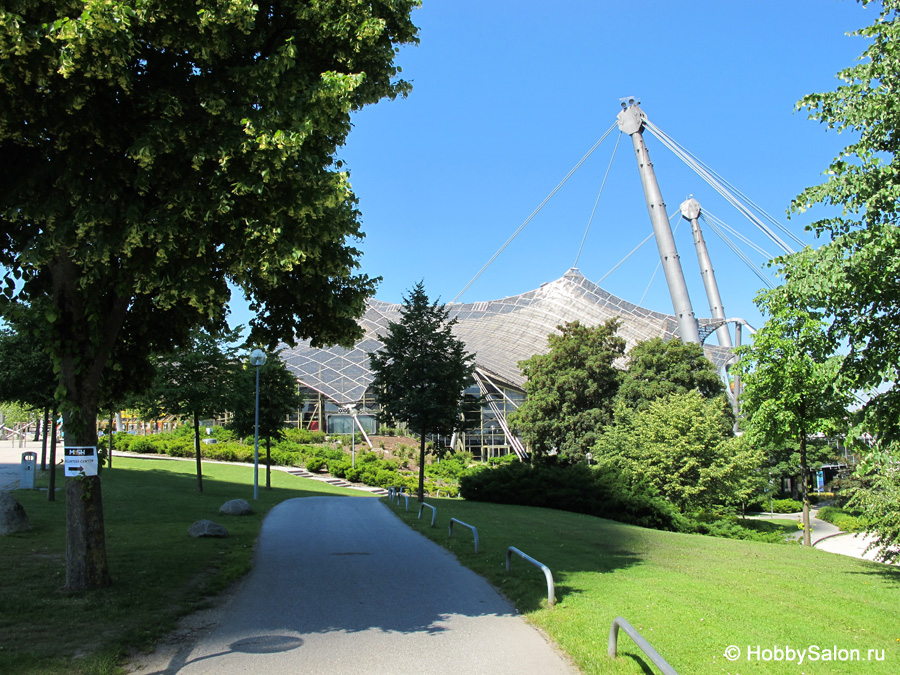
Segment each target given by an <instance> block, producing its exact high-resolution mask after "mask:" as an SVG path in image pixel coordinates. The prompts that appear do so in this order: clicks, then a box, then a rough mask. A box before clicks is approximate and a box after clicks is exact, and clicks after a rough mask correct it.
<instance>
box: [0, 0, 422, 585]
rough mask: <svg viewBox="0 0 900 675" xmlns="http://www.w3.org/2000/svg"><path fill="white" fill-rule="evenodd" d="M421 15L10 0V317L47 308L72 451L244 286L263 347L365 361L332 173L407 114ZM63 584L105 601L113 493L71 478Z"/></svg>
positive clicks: (3, 43) (4, 44)
mask: <svg viewBox="0 0 900 675" xmlns="http://www.w3.org/2000/svg"><path fill="white" fill-rule="evenodd" d="M417 4H418V3H417V0H392V1H391V2H355V1H354V0H321V1H319V2H314V3H310V2H306V1H304V0H270V1H268V2H264V3H256V2H254V1H253V0H233V1H232V2H228V3H222V2H219V1H218V0H190V1H188V0H165V1H163V0H149V1H141V2H138V1H137V0H110V1H109V2H103V3H96V2H91V3H74V4H73V3H72V2H69V1H68V0H11V1H10V2H6V3H4V4H3V6H2V8H0V62H2V64H3V66H2V68H0V100H2V102H3V103H2V105H0V155H2V156H3V162H2V164H0V221H2V226H3V233H4V236H3V237H2V238H0V266H3V268H4V274H3V276H4V279H3V282H4V283H3V286H2V288H0V300H2V301H3V302H6V303H28V302H30V301H32V300H34V299H36V298H43V297H47V298H48V299H49V307H48V309H47V311H46V313H45V319H46V327H45V330H44V331H43V336H44V337H45V341H46V346H47V348H48V351H49V353H50V354H51V356H52V359H53V362H54V366H55V368H56V370H57V372H58V373H59V389H58V396H59V400H60V401H61V403H62V406H63V416H64V419H65V424H66V434H67V440H68V441H70V442H73V443H76V444H79V445H88V446H95V445H97V431H96V414H97V410H98V400H99V398H100V384H101V380H102V378H103V376H104V373H105V372H106V371H107V370H108V369H109V368H110V367H116V366H117V365H118V366H121V365H122V364H123V363H125V360H124V357H125V355H126V354H127V355H128V356H129V358H131V359H134V360H136V361H146V359H147V358H148V355H149V354H151V353H165V352H166V351H167V350H168V349H170V348H172V347H173V346H174V345H176V344H178V343H179V342H181V341H183V340H184V339H185V338H186V336H187V332H188V330H189V329H190V328H192V327H196V326H205V327H209V328H219V327H221V326H222V325H223V323H224V316H225V307H226V303H227V300H228V298H229V290H228V282H229V281H230V282H231V283H233V284H234V285H235V286H236V287H237V288H239V289H240V292H241V293H242V294H244V296H245V297H246V298H247V299H248V300H249V302H250V306H251V308H252V309H253V310H254V311H255V312H256V318H254V319H253V320H252V321H251V326H250V328H251V339H252V340H253V341H254V342H261V343H265V344H269V345H274V344H275V343H277V341H278V340H284V341H292V340H294V339H298V338H299V339H303V338H309V339H311V340H312V342H313V343H314V344H330V343H349V342H350V341H352V340H353V339H354V338H356V337H358V336H359V335H360V328H359V326H358V325H357V323H356V317H358V316H359V315H360V314H361V313H362V311H363V310H364V303H365V299H366V297H368V296H369V295H371V293H372V292H373V289H374V281H373V280H371V279H369V278H367V277H366V276H364V275H360V274H357V273H356V272H355V270H356V268H357V267H358V253H359V252H358V251H357V250H356V249H355V248H353V246H351V245H350V243H349V242H350V241H352V240H355V239H359V238H360V237H361V236H362V235H361V232H360V230H359V222H358V212H357V209H356V199H355V197H354V195H353V193H352V191H351V190H350V187H349V184H348V176H347V174H346V173H345V172H343V171H342V170H341V169H342V166H341V162H340V160H338V159H337V158H336V156H335V152H336V149H337V147H338V146H340V145H341V144H342V143H343V142H344V140H345V139H346V137H347V134H348V132H349V130H350V127H351V122H350V115H351V112H353V111H354V110H357V109H359V108H361V107H362V106H364V105H366V104H369V103H374V102H376V101H378V100H380V99H382V98H384V97H395V96H397V95H404V94H405V93H406V92H407V91H408V90H409V85H408V83H406V82H404V81H403V80H397V79H396V75H397V72H398V69H397V68H396V66H395V65H394V63H393V59H394V55H395V53H396V47H397V45H399V44H403V43H409V42H415V41H416V32H417V31H416V28H415V26H414V25H413V24H412V22H411V20H410V12H411V10H412V9H413V7H415V6H416V5H417ZM66 495H67V500H66V503H67V518H66V521H67V542H68V543H67V557H66V587H67V588H68V589H70V590H79V589H87V588H96V587H102V586H105V585H107V584H109V583H111V577H110V574H109V569H108V564H107V560H106V547H105V534H104V527H103V509H102V496H101V490H100V481H99V478H97V477H94V478H86V479H84V480H69V481H67V487H66Z"/></svg>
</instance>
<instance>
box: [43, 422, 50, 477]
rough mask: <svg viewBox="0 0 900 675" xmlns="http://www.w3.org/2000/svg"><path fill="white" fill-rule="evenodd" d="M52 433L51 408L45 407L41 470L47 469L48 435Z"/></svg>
mask: <svg viewBox="0 0 900 675" xmlns="http://www.w3.org/2000/svg"><path fill="white" fill-rule="evenodd" d="M49 435H50V408H44V429H43V433H42V434H41V471H46V470H47V436H49Z"/></svg>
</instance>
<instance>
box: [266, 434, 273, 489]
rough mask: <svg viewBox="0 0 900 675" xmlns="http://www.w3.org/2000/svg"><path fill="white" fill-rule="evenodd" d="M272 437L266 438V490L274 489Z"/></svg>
mask: <svg viewBox="0 0 900 675" xmlns="http://www.w3.org/2000/svg"><path fill="white" fill-rule="evenodd" d="M271 445H272V437H271V436H266V489H267V490H271V489H272V476H271V470H272V447H271Z"/></svg>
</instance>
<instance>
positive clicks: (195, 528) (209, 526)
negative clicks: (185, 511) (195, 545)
mask: <svg viewBox="0 0 900 675" xmlns="http://www.w3.org/2000/svg"><path fill="white" fill-rule="evenodd" d="M188 534H189V535H191V536H192V537H220V538H222V537H227V536H228V530H227V529H226V528H225V527H224V526H223V525H219V524H218V523H214V522H213V521H211V520H198V521H197V522H196V523H194V524H193V525H191V526H190V527H189V528H188Z"/></svg>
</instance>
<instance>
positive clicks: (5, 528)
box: [0, 491, 31, 535]
mask: <svg viewBox="0 0 900 675" xmlns="http://www.w3.org/2000/svg"><path fill="white" fill-rule="evenodd" d="M29 529H31V523H29V522H28V514H27V513H25V508H24V507H23V506H22V505H21V504H20V503H19V502H17V501H16V500H15V499H13V496H12V495H11V494H9V493H8V492H4V491H0V535H2V534H14V533H16V532H24V531H25V530H29Z"/></svg>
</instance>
